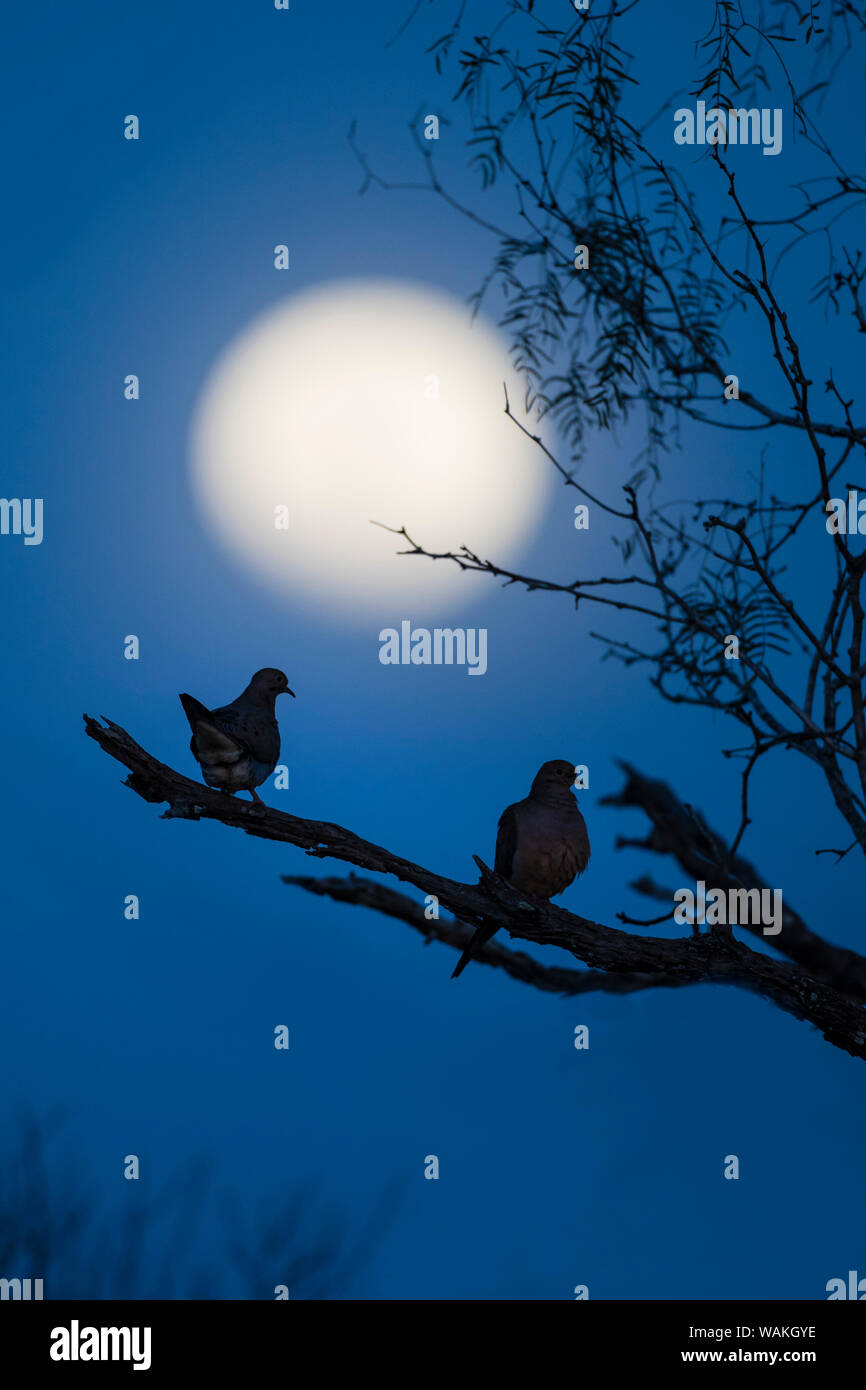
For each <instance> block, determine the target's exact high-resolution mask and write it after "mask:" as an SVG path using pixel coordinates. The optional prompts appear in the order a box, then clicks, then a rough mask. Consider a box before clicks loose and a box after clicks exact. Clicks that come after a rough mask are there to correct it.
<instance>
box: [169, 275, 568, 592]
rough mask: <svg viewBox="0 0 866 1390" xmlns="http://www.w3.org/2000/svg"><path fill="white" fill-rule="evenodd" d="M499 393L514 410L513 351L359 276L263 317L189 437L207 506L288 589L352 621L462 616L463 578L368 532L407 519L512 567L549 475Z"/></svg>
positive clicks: (425, 537) (482, 329) (452, 316)
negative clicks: (281, 522)
mask: <svg viewBox="0 0 866 1390" xmlns="http://www.w3.org/2000/svg"><path fill="white" fill-rule="evenodd" d="M503 382H506V383H508V389H509V399H510V400H511V403H512V408H513V409H515V411H516V410H517V408H518V407H519V405H520V403H521V401H522V398H523V388H522V385H521V383H520V381H519V380H518V378H517V377H516V375H515V373H514V371H513V369H512V367H511V364H510V361H509V359H508V355H507V352H506V350H505V347H504V345H503V344H502V341H501V339H500V338H499V336H498V335H497V334H496V333H495V332H494V331H493V330H492V329H491V328H490V327H488V326H487V325H485V324H484V323H483V322H481V321H480V320H479V319H477V318H476V320H475V321H474V322H472V321H471V319H470V314H469V310H468V308H467V306H466V305H465V304H463V303H462V302H461V301H459V300H456V299H453V298H451V297H449V296H446V295H443V294H442V293H440V292H437V291H433V290H431V289H429V288H425V287H422V286H418V285H413V284H407V283H403V282H400V281H388V280H360V281H358V280H356V281H343V282H336V283H329V284H328V285H326V286H324V287H320V288H317V289H314V290H311V291H306V292H304V293H301V294H298V295H294V296H292V297H291V298H290V299H288V300H285V301H283V302H282V303H280V304H278V305H277V306H276V307H275V308H273V309H271V310H269V311H268V312H266V313H264V314H262V315H261V316H260V317H259V318H257V319H256V320H254V321H253V323H252V324H251V325H250V326H249V327H248V328H247V329H246V330H245V331H244V332H243V333H241V334H240V336H239V337H237V338H236V339H235V340H234V342H232V343H231V344H230V345H229V347H228V348H227V349H226V351H225V352H224V353H223V354H222V356H221V357H220V359H219V360H218V361H217V363H216V365H215V366H214V368H213V370H212V372H211V374H210V376H209V378H208V379H207V381H206V383H205V386H204V388H203V391H202V393H201V396H200V398H199V401H198V404H197V408H196V414H195V419H194V423H193V431H192V473H193V485H194V490H195V494H196V498H197V501H198V504H199V506H200V508H201V510H202V512H203V515H204V517H205V519H206V521H207V522H208V524H209V525H210V526H211V528H212V529H213V530H214V531H215V532H216V534H217V535H218V536H219V538H220V539H221V541H222V542H223V543H224V544H225V545H226V546H227V548H228V549H229V551H230V552H232V553H233V554H234V555H235V556H236V557H237V558H239V559H240V560H241V561H242V562H243V564H244V565H245V566H246V567H247V568H248V569H250V570H252V571H253V572H255V573H256V574H257V575H258V576H259V577H260V578H261V579H263V580H264V581H266V582H267V583H268V584H269V585H270V586H271V587H272V588H276V589H278V590H279V591H280V592H282V593H283V594H288V593H291V594H292V595H293V596H295V597H296V598H297V597H298V596H299V595H303V598H304V600H305V601H306V600H310V601H314V602H317V603H320V604H323V605H325V606H327V607H328V608H330V609H337V610H340V611H343V612H345V611H347V610H354V611H356V612H368V613H369V612H372V613H377V614H379V615H384V613H385V609H386V603H387V610H388V612H390V610H391V608H392V607H393V606H394V605H395V604H396V605H397V606H401V605H402V607H403V608H405V609H406V611H407V612H408V611H409V606H411V611H412V614H413V615H414V614H416V613H418V612H420V611H422V610H427V611H429V610H431V609H434V608H438V609H439V610H440V611H442V605H443V602H444V601H447V602H448V605H449V609H450V607H452V606H453V603H454V602H455V601H460V600H462V601H464V602H465V601H470V600H472V598H473V595H472V594H471V593H469V592H468V590H469V588H470V586H469V585H468V584H467V581H466V579H465V577H462V580H463V582H462V584H461V582H460V581H461V575H460V573H459V571H458V570H457V568H456V566H453V565H447V564H445V563H433V562H432V561H429V560H424V559H422V558H417V559H414V558H413V559H409V558H402V557H399V556H397V555H396V554H395V552H396V551H397V550H398V549H399V548H401V545H404V544H405V543H403V542H401V541H400V540H399V538H398V537H395V536H391V535H389V534H388V532H386V531H383V530H381V529H379V528H378V527H376V526H372V525H371V524H370V522H371V521H379V522H383V523H385V524H386V525H388V526H395V527H399V526H401V525H405V526H406V527H407V529H408V530H409V532H410V534H411V535H412V536H413V538H414V539H416V540H417V541H419V543H421V544H423V545H424V546H425V547H426V548H427V549H436V550H450V549H455V548H456V547H458V546H459V545H460V544H462V543H463V542H465V543H466V544H467V545H470V546H471V547H473V549H477V551H478V552H479V553H480V554H482V555H484V556H489V557H490V558H494V559H496V560H497V561H499V562H500V563H504V564H507V563H509V562H514V561H515V560H516V558H517V556H518V555H519V552H520V549H521V547H522V545H523V544H524V543H525V542H526V540H527V538H528V537H529V536H530V535H531V534H532V533H533V532H534V531H535V530H536V528H537V526H538V524H539V522H540V519H541V515H542V513H543V511H544V508H545V505H546V502H547V499H548V496H549V490H550V486H551V470H550V469H549V468H548V467H547V466H546V465H545V461H544V459H543V458H542V457H541V455H540V453H539V451H538V450H537V449H536V448H535V447H534V446H533V445H532V444H531V442H530V441H529V440H527V439H526V438H525V437H524V436H523V435H522V434H521V432H520V431H519V430H518V429H517V427H516V426H515V425H514V423H513V422H511V421H509V420H508V419H507V418H506V417H505V415H504V413H503V404H504V398H503V391H502V385H503ZM278 508H285V509H287V512H288V528H287V529H283V528H282V527H280V526H278V525H277V524H276V516H277V510H276V509H278ZM283 515H284V514H283ZM474 597H475V598H476V599H477V593H476V594H475V595H474ZM388 600H390V601H391V602H390V603H388V602H387V601H388Z"/></svg>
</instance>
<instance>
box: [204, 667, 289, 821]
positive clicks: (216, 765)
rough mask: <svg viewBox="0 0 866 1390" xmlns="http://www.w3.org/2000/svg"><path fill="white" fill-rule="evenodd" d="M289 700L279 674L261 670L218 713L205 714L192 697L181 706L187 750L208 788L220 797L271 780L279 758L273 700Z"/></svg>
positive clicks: (256, 798)
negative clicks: (186, 729)
mask: <svg viewBox="0 0 866 1390" xmlns="http://www.w3.org/2000/svg"><path fill="white" fill-rule="evenodd" d="M283 693H285V694H286V695H292V696H294V693H295V692H294V690H290V689H289V682H288V680H287V679H286V677H285V676H284V675H283V673H282V671H277V670H275V669H274V667H273V666H265V667H264V669H263V670H261V671H256V674H255V675H254V676H253V678H252V680H251V681H250V683H249V685H248V686H247V688H246V690H244V691H243V693H242V694H240V695H239V696H238V698H237V699H236V700H232V702H231V704H230V705H223V706H222V708H221V709H213V710H209V709H206V708H205V706H204V705H202V704H200V703H199V701H198V700H196V699H194V698H193V696H192V695H181V697H180V702H181V704H182V705H183V709H184V713H185V715H186V717H187V719H188V720H189V727H190V728H191V729H192V738H191V739H190V744H189V746H190V750H191V751H192V753H193V755H194V756H195V758H196V759H197V760H198V762H199V764H200V765H201V770H202V775H203V777H204V780H205V782H206V783H207V785H208V786H209V787H219V789H220V790H221V791H224V792H240V791H248V792H249V793H250V795H251V796H252V798H253V801H255V802H258V804H259V805H260V806H263V805H264V802H263V801H262V799H261V797H260V796H259V795H258V793H257V792H256V787H260V786H261V785H262V782H264V781H265V780H266V778H268V777H270V775H271V773H272V772H273V770H274V768H275V767H276V765H277V760H278V758H279V756H280V730H279V726H278V724H277V716H276V711H275V705H276V699H277V696H278V695H282V694H283Z"/></svg>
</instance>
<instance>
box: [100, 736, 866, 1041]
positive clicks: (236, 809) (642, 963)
mask: <svg viewBox="0 0 866 1390" xmlns="http://www.w3.org/2000/svg"><path fill="white" fill-rule="evenodd" d="M84 719H85V727H86V730H87V733H88V735H89V736H90V737H91V738H93V739H94V740H95V741H96V742H97V743H98V744H99V745H100V747H101V748H102V749H103V750H104V751H105V752H106V753H108V754H109V755H110V756H111V757H113V758H116V759H117V760H118V762H121V763H123V764H124V766H126V767H127V768H129V770H130V776H129V777H128V778H127V779H126V785H127V786H129V787H131V789H132V790H133V791H135V792H136V793H137V794H138V795H139V796H141V797H143V799H144V800H145V801H150V802H154V803H156V802H162V801H167V802H168V804H169V809H168V811H166V812H164V816H165V817H166V818H183V819H188V820H201V819H205V820H217V821H221V822H222V824H223V825H228V826H233V827H235V828H236V829H240V830H244V831H246V833H247V834H249V835H256V836H258V837H260V838H261V839H266V840H276V841H277V842H280V843H283V844H293V845H298V846H299V847H300V848H302V849H304V850H306V852H307V853H308V854H311V855H314V856H316V857H317V858H325V857H328V858H331V859H340V860H343V861H344V862H347V863H351V864H355V865H357V866H358V867H360V868H365V869H368V870H371V871H373V872H374V873H383V874H393V875H394V876H395V877H397V878H399V879H401V880H403V881H404V882H406V883H411V884H413V885H414V886H415V887H416V888H418V889H420V891H421V892H422V893H424V894H425V895H429V894H433V895H434V896H435V897H436V898H437V899H438V900H439V903H440V905H441V906H443V907H445V908H446V909H447V910H448V911H450V912H453V913H454V915H455V916H457V917H459V918H460V919H461V921H463V922H465V923H466V924H467V925H470V926H473V927H476V926H480V925H482V924H489V925H493V926H495V927H496V928H497V929H498V928H500V927H502V928H505V929H506V930H507V931H509V932H510V933H511V935H512V937H515V936H516V937H520V938H522V939H524V940H527V941H535V942H537V943H538V944H540V945H545V946H559V947H561V948H562V949H563V950H566V951H569V952H570V953H571V954H572V955H573V956H575V957H576V958H577V959H578V960H581V961H583V962H584V963H585V964H586V965H588V966H590V967H591V968H592V969H596V970H604V971H611V972H613V973H615V974H622V973H626V974H629V973H636V974H647V975H666V976H669V977H670V978H671V979H676V980H677V981H679V982H680V983H681V984H697V983H705V984H735V985H739V986H740V987H741V988H743V989H747V990H749V991H751V992H752V993H754V994H759V995H761V996H763V997H764V998H766V999H769V1000H770V1001H771V1002H772V1003H774V1004H776V1005H777V1007H778V1008H780V1009H783V1010H784V1011H785V1012H786V1013H789V1014H792V1015H793V1016H794V1017H795V1018H799V1019H804V1020H806V1021H808V1022H809V1023H812V1024H813V1025H814V1026H815V1027H816V1028H818V1029H820V1031H821V1033H822V1034H823V1036H824V1037H825V1038H826V1039H827V1041H828V1042H831V1043H833V1044H834V1046H836V1047H839V1048H842V1049H844V1051H846V1052H849V1053H851V1055H852V1056H855V1057H863V1058H866V1011H864V1009H863V1008H862V1007H861V1006H860V1005H859V1004H858V1003H856V1002H855V1001H854V1000H852V999H851V998H849V997H848V996H846V995H845V994H843V993H841V991H839V990H836V989H833V988H831V987H830V986H828V985H826V984H825V983H823V982H822V981H820V980H816V979H813V978H811V977H810V976H808V975H806V974H804V973H803V972H802V971H800V970H796V969H794V968H793V967H791V966H789V965H787V964H785V963H781V962H778V961H775V960H772V959H771V958H770V957H769V956H765V955H760V954H758V953H756V952H754V951H750V950H749V949H748V948H747V947H746V946H744V945H742V944H741V943H740V942H738V941H735V940H733V939H732V938H730V937H725V936H722V935H703V936H699V937H689V938H684V939H679V940H674V941H668V940H664V939H662V938H658V937H638V936H631V935H629V934H628V933H626V932H623V931H619V930H617V929H616V928H615V927H608V926H604V925H602V924H601V923H598V922H593V921H590V920H589V919H588V918H585V917H578V916H577V915H576V914H574V913H571V912H566V911H565V909H564V908H561V907H555V906H554V905H553V904H552V903H542V902H541V901H540V900H538V899H536V900H535V901H534V902H531V903H529V902H527V901H526V900H525V899H524V898H523V897H522V896H521V895H520V894H519V893H517V892H515V890H514V889H513V888H512V887H511V886H510V885H509V884H508V883H506V882H505V881H504V880H503V879H501V878H499V877H498V876H497V875H495V874H493V873H492V872H491V871H490V870H489V869H488V868H487V867H486V865H484V864H483V863H482V861H481V860H479V859H477V858H476V863H477V864H478V865H479V868H480V870H481V881H480V882H479V883H478V884H470V883H460V882H457V881H455V880H454V879H449V878H445V877H444V876H443V875H441V874H437V873H434V872H433V871H432V870H430V869H426V868H423V867H422V866H421V865H419V864H414V863H412V862H411V860H408V859H403V858H401V857H400V856H399V855H395V854H393V853H392V852H391V851H390V850H387V849H384V848H383V847H382V846H380V845H375V844H372V843H371V842H370V841H369V840H364V839H362V838H361V837H360V836H359V835H355V834H353V832H352V831H351V830H346V829H344V828H343V827H342V826H339V825H334V824H331V823H328V822H322V821H311V820H305V819H302V818H301V817H300V816H290V815H287V814H286V812H284V811H274V810H271V809H270V808H269V807H265V808H264V809H262V808H261V807H255V806H254V805H253V804H252V803H251V802H241V801H239V800H238V799H237V798H235V797H229V796H226V795H225V793H223V792H219V791H214V790H212V789H211V788H209V787H205V786H203V785H202V784H201V783H197V782H193V781H191V780H190V779H189V778H188V777H183V776H182V775H181V774H180V773H178V772H175V771H174V770H173V769H172V768H170V767H167V766H166V765H165V764H164V763H160V762H158V761H157V760H156V759H155V758H153V757H152V756H151V755H150V754H149V753H147V752H146V751H145V750H144V749H143V748H141V747H140V746H139V745H138V744H137V743H136V742H135V740H134V739H132V738H130V736H129V734H128V733H127V732H126V730H125V729H122V728H121V727H120V726H119V725H117V724H113V723H111V721H109V720H106V721H105V722H104V724H99V723H98V722H97V721H96V720H95V719H92V718H90V717H89V716H88V715H85V716H84Z"/></svg>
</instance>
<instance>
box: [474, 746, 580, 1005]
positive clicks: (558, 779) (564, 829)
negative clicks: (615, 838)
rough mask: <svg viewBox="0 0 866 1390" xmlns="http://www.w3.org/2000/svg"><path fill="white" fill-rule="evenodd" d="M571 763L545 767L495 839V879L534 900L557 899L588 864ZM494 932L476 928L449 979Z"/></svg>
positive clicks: (501, 820) (502, 819)
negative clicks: (528, 895)
mask: <svg viewBox="0 0 866 1390" xmlns="http://www.w3.org/2000/svg"><path fill="white" fill-rule="evenodd" d="M573 782H574V764H573V763H569V762H566V761H565V759H563V758H556V759H554V760H553V761H552V762H549V763H544V764H543V766H542V767H540V768H539V770H538V772H537V773H536V775H535V778H534V779H533V783H532V786H531V788H530V791H529V795H528V796H526V797H524V799H523V800H522V801H515V803H514V805H513V806H507V807H506V808H505V810H504V811H503V812H502V815H501V816H500V817H499V829H498V833H497V836H496V858H495V860H494V861H493V868H494V871H495V872H496V873H497V874H501V875H502V877H503V878H506V879H508V882H509V883H511V884H513V886H514V887H515V888H517V889H519V890H520V892H522V893H532V894H533V896H534V897H537V898H555V897H556V895H557V893H564V892H565V890H566V888H567V887H568V886H569V884H570V883H573V882H574V880H575V878H576V877H578V876H579V875H580V874H582V873H583V871H584V869H585V868H586V866H587V864H588V863H589V836H588V834H587V833H586V821H585V820H584V819H583V816H582V815H581V814H580V811H579V810H578V809H577V802H576V801H575V799H574V796H573V794H572V790H571V788H572V784H573ZM495 931H496V928H495V927H490V926H482V927H479V928H478V930H477V931H476V933H475V935H474V936H473V938H472V940H471V941H470V943H469V945H468V946H467V947H466V950H465V951H464V952H463V955H462V956H461V957H460V959H459V961H458V962H457V965H456V967H455V969H454V971H453V973H452V975H451V978H452V980H453V979H454V978H455V977H456V976H457V975H459V974H460V972H461V971H462V970H465V969H466V966H467V965H468V964H469V962H470V961H471V959H472V957H473V956H474V955H475V954H476V952H477V951H478V949H479V947H481V946H483V945H484V943H485V942H486V941H489V940H490V938H491V936H493V934H494V932H495Z"/></svg>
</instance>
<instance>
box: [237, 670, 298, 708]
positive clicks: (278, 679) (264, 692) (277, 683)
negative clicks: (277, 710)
mask: <svg viewBox="0 0 866 1390" xmlns="http://www.w3.org/2000/svg"><path fill="white" fill-rule="evenodd" d="M247 689H248V690H249V692H250V694H252V695H257V696H259V697H260V698H261V699H264V700H275V699H276V698H277V696H278V695H291V696H294V693H295V692H294V690H290V689H289V682H288V677H286V676H285V675H283V672H282V671H278V670H277V669H276V667H275V666H263V667H262V669H261V671H256V674H255V675H254V676H253V678H252V680H251V681H250V683H249V685H248V686H247Z"/></svg>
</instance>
